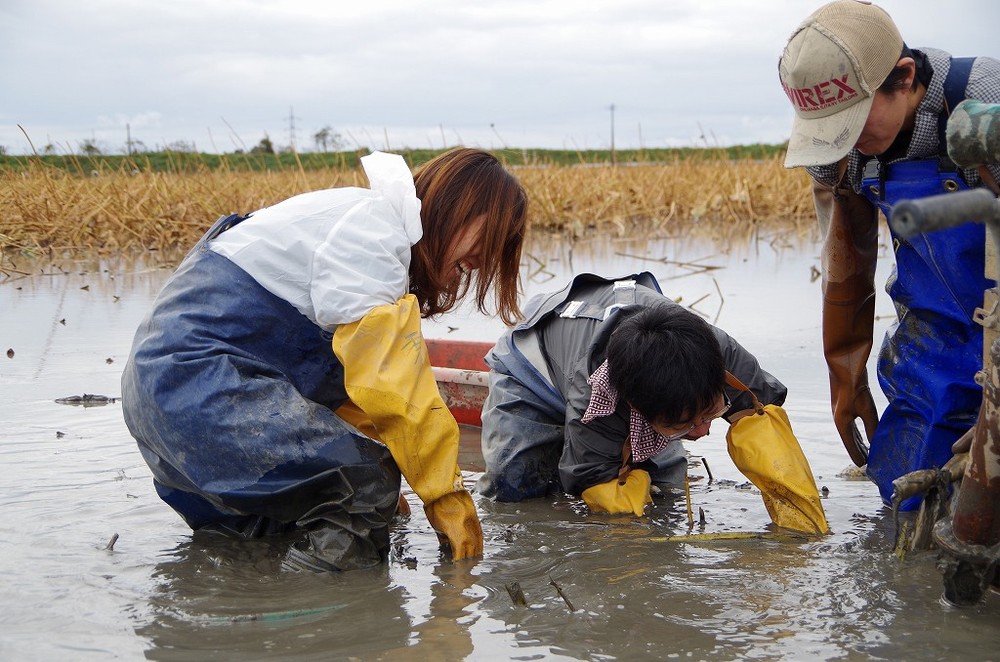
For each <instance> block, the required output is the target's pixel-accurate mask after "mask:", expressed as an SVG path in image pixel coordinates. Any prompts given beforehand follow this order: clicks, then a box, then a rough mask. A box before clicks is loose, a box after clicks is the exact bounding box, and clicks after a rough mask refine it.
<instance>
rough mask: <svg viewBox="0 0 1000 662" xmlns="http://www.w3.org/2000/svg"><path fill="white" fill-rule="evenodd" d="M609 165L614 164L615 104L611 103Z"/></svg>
mask: <svg viewBox="0 0 1000 662" xmlns="http://www.w3.org/2000/svg"><path fill="white" fill-rule="evenodd" d="M611 165H616V164H615V104H611Z"/></svg>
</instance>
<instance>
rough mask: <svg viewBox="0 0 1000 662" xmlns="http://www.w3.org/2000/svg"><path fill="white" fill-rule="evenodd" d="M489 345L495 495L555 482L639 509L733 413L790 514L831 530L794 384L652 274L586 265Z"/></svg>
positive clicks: (757, 467)
mask: <svg viewBox="0 0 1000 662" xmlns="http://www.w3.org/2000/svg"><path fill="white" fill-rule="evenodd" d="M525 313H526V318H525V319H524V320H523V321H521V322H519V323H518V324H517V325H516V326H514V327H512V328H511V329H509V330H508V332H507V333H506V334H505V335H504V336H503V337H501V339H500V340H499V342H497V344H496V346H495V347H494V348H493V349H492V350H491V351H490V352H489V353H488V354H487V356H486V362H487V364H489V366H490V376H489V380H490V391H489V395H488V396H487V399H486V402H485V404H484V406H483V415H482V419H483V431H482V444H483V458H484V460H485V462H486V472H485V473H484V475H483V477H482V478H481V479H480V481H479V485H478V490H479V491H480V492H481V493H482V494H484V495H486V496H490V497H495V498H496V499H497V500H499V501H521V500H523V499H529V498H534V497H541V496H544V495H546V494H548V493H550V492H568V493H570V494H574V495H580V496H582V497H583V500H584V502H585V503H586V504H587V506H588V507H589V508H590V509H591V510H592V511H595V512H606V513H613V514H621V513H632V514H634V515H636V516H641V515H642V514H643V512H644V510H645V507H646V505H647V504H648V503H650V486H651V484H652V483H658V484H665V485H669V486H673V487H676V486H678V485H683V484H684V477H685V475H686V473H687V459H686V458H685V452H684V448H683V446H682V444H681V441H682V440H683V439H698V438H699V437H703V436H705V435H707V434H708V433H709V429H710V427H711V425H712V423H713V421H714V420H715V419H717V418H725V419H727V421H728V422H730V423H731V427H730V430H729V434H727V442H728V450H729V452H730V455H731V456H732V458H733V460H734V462H735V463H736V466H737V467H738V468H739V469H740V470H741V471H742V472H743V473H744V474H745V475H746V476H747V477H748V478H750V479H751V480H752V481H753V482H754V484H755V485H757V487H758V488H760V489H761V492H762V493H763V495H764V501H765V504H766V505H767V508H768V512H769V513H770V515H771V518H772V520H773V521H774V522H775V523H776V524H779V525H781V526H786V527H789V528H794V529H798V530H801V531H806V532H809V533H826V531H827V524H826V518H825V516H824V514H823V508H822V506H821V505H820V501H819V494H818V492H817V490H816V483H815V481H814V479H813V476H812V472H811V470H810V469H809V464H808V462H806V459H805V456H803V455H802V451H801V449H800V448H799V445H798V441H797V440H796V439H795V436H794V435H793V434H792V431H791V427H790V425H789V423H788V418H787V417H786V415H785V412H784V410H782V409H781V406H780V405H781V404H782V403H783V402H784V400H785V394H786V389H785V387H784V385H783V384H782V383H781V382H779V381H778V380H777V379H775V378H774V377H773V376H772V375H770V374H769V373H767V372H765V371H764V370H763V369H761V367H760V365H759V364H758V363H757V359H755V358H754V356H753V355H752V354H750V353H749V352H747V351H746V350H745V349H744V348H743V347H741V346H740V344H739V343H737V342H736V341H735V340H734V339H733V338H731V337H730V336H729V335H728V334H726V333H725V332H724V331H722V330H721V329H718V328H715V327H713V326H711V325H709V324H708V323H707V322H705V321H704V320H702V319H701V318H700V317H698V316H697V315H695V314H694V313H692V312H690V311H688V310H685V309H684V308H683V307H681V306H680V305H678V304H676V303H674V302H673V301H671V300H670V299H668V298H667V297H665V296H663V294H661V293H660V288H659V285H658V284H657V282H656V280H655V278H653V276H652V274H650V273H648V272H644V273H641V274H636V275H634V276H630V277H627V278H622V279H618V280H614V281H611V280H607V279H604V278H601V277H599V276H595V275H592V274H582V275H580V276H577V277H576V278H574V279H573V281H572V282H570V283H569V285H567V286H566V287H565V288H563V289H562V290H560V291H558V292H554V293H551V294H542V295H538V296H536V297H533V298H532V299H531V300H530V301H529V302H528V303H527V304H526V305H525Z"/></svg>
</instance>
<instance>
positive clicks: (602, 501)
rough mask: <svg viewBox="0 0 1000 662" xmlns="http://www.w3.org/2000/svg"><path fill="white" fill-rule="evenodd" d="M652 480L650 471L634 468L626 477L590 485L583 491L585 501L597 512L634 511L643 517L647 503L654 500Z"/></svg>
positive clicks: (618, 512)
mask: <svg viewBox="0 0 1000 662" xmlns="http://www.w3.org/2000/svg"><path fill="white" fill-rule="evenodd" d="M651 482H652V481H651V479H650V477H649V473H648V472H646V471H644V470H642V469H633V470H632V471H630V472H629V473H628V474H626V475H625V478H624V479H623V478H615V479H614V480H610V481H608V482H607V483H600V484H599V485H594V486H593V487H588V488H587V489H585V490H584V491H583V494H582V496H583V501H584V503H586V504H587V507H588V508H590V509H591V510H592V511H594V512H595V513H610V514H612V515H618V514H624V513H633V514H635V515H636V516H637V517H641V516H642V514H643V512H644V511H645V509H646V505H647V504H649V503H652V502H653V499H652V497H650V496H649V486H650V484H651Z"/></svg>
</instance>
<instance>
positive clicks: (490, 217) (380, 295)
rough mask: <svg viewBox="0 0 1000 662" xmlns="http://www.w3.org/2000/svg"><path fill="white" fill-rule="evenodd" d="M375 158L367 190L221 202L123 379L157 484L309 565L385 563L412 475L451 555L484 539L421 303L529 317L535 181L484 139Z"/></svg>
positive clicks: (131, 419)
mask: <svg viewBox="0 0 1000 662" xmlns="http://www.w3.org/2000/svg"><path fill="white" fill-rule="evenodd" d="M362 165H363V166H364V169H365V172H366V174H367V176H368V179H369V181H370V184H371V188H370V189H363V188H355V187H345V188H337V189H326V190H322V191H313V192H311V193H305V194H302V195H297V196H294V197H292V198H289V199H288V200H284V201H282V202H279V203H277V204H275V205H273V206H271V207H266V208H264V209H261V210H259V211H256V212H254V213H252V214H249V215H248V216H246V217H240V216H235V215H233V216H228V217H224V218H221V219H219V221H217V222H216V224H215V225H214V226H213V227H212V228H211V229H210V230H209V231H208V233H206V235H205V236H204V237H203V238H202V239H201V241H199V243H198V244H197V245H196V246H195V248H194V249H193V250H192V251H191V252H190V253H189V254H188V255H187V257H185V259H184V261H183V262H182V263H181V265H180V267H179V268H178V269H177V271H176V273H174V274H173V275H172V276H171V278H170V279H169V280H168V281H167V283H166V284H165V285H164V288H163V290H162V291H161V292H160V294H159V296H158V297H157V299H156V302H155V303H154V306H153V309H152V311H151V312H150V313H149V315H148V316H147V317H146V319H145V320H144V321H143V322H142V324H141V325H140V327H139V329H138V331H137V332H136V337H135V341H134V343H133V347H132V353H131V356H130V357H129V361H128V365H127V366H126V369H125V372H124V374H123V376H122V394H123V406H124V414H125V421H126V423H127V424H128V427H129V430H130V431H131V432H132V435H133V436H134V437H135V438H136V440H137V441H138V444H139V449H140V451H141V452H142V454H143V457H144V458H145V459H146V462H147V463H148V464H149V466H150V468H151V470H152V473H153V482H154V486H155V488H156V491H157V493H158V494H159V496H160V497H161V498H162V499H163V500H164V501H166V502H167V503H168V504H169V505H170V506H171V507H172V508H174V509H175V510H176V511H177V512H178V513H179V514H180V515H181V516H182V517H183V518H184V520H185V521H186V522H187V523H188V525H189V526H191V528H192V529H195V530H204V529H208V530H214V531H220V532H223V533H227V534H230V535H234V536H238V537H241V538H256V537H261V536H269V535H290V536H292V537H293V544H292V545H291V546H290V548H289V551H288V554H287V556H286V557H285V565H286V566H288V567H293V568H310V569H314V570H347V569H352V568H360V567H367V566H371V565H375V564H378V563H380V562H381V561H382V560H384V559H385V557H386V555H387V553H388V547H389V532H388V526H389V522H390V520H391V519H392V517H393V516H394V515H395V513H396V512H397V508H398V507H399V504H400V474H402V476H404V477H405V478H406V480H407V483H408V484H409V485H410V486H411V487H412V488H413V490H414V492H415V493H416V494H417V496H418V497H420V499H421V501H422V502H423V503H424V509H425V512H426V513H427V517H428V520H429V521H430V523H431V525H432V526H433V527H434V529H435V531H437V533H438V536H439V538H440V539H441V542H442V544H445V545H447V546H449V547H450V548H451V551H452V557H453V558H454V559H460V558H465V557H470V556H477V555H479V554H481V553H482V549H483V539H482V530H481V528H480V525H479V519H478V516H477V515H476V510H475V507H474V505H473V502H472V498H471V497H470V495H469V493H468V492H467V491H466V490H465V488H464V487H463V485H462V475H461V472H460V470H459V468H458V434H459V433H458V426H457V424H456V423H455V420H454V418H453V417H452V416H451V414H450V413H449V412H448V408H447V407H446V406H444V403H443V402H442V401H441V397H440V395H439V393H438V390H437V386H436V384H435V381H434V378H433V375H432V374H431V368H430V363H429V361H428V359H427V349H426V346H425V344H424V341H423V337H422V335H421V331H420V319H421V318H422V317H429V316H433V315H438V314H441V313H444V312H447V311H449V310H451V309H452V308H454V307H455V305H457V303H458V302H459V301H460V300H462V298H463V297H465V296H466V295H467V294H468V293H469V292H474V301H475V305H476V306H477V308H478V309H479V310H480V311H483V312H486V311H487V309H488V308H491V307H492V308H495V310H496V312H497V314H499V315H500V317H502V318H503V319H504V320H505V321H508V322H509V321H511V320H513V319H514V318H516V317H517V316H518V314H519V310H518V308H517V293H518V266H519V262H520V254H521V245H522V241H523V238H524V233H525V220H526V210H527V198H526V195H525V192H524V190H523V188H522V187H521V185H520V184H519V183H518V181H517V180H516V179H515V178H514V177H513V176H512V175H511V174H510V173H508V172H507V171H506V170H505V169H504V167H503V166H502V164H501V163H500V162H499V161H497V159H496V158H495V157H493V156H492V155H490V154H489V153H487V152H483V151H481V150H475V149H455V150H452V151H450V152H447V153H445V154H442V155H440V156H438V157H437V158H435V159H434V160H432V161H430V162H429V163H427V164H426V165H425V166H424V167H423V168H421V169H420V170H419V171H418V172H417V174H416V175H415V176H413V175H411V174H410V171H409V169H408V168H407V166H406V164H405V162H404V161H403V159H402V158H401V157H399V156H396V155H390V154H384V153H379V152H375V153H373V154H370V155H369V156H366V157H364V158H363V159H362ZM491 292H493V297H494V301H493V302H492V303H493V304H495V305H493V306H490V305H489V304H490V302H489V301H488V299H489V298H490V293H491Z"/></svg>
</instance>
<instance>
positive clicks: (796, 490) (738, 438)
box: [726, 405, 830, 533]
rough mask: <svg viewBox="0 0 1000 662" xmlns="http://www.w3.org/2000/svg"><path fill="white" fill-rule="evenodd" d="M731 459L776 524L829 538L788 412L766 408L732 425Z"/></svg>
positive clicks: (810, 470)
mask: <svg viewBox="0 0 1000 662" xmlns="http://www.w3.org/2000/svg"><path fill="white" fill-rule="evenodd" d="M726 446H727V448H728V450H729V457H731V458H732V459H733V463H734V464H735V465H736V468H737V469H739V470H740V472H742V473H743V475H744V476H746V477H747V478H749V479H750V482H752V483H753V484H754V485H756V486H757V489H759V490H760V492H761V496H762V497H763V499H764V506H765V507H766V508H767V513H768V515H770V516H771V521H772V522H774V523H775V524H777V525H778V526H783V527H785V528H787V529H794V530H796V531H803V532H805V533H827V532H828V531H829V530H830V528H829V526H828V525H827V523H826V514H825V513H824V512H823V506H822V504H821V503H820V500H819V491H818V490H817V489H816V480H815V479H814V478H813V474H812V469H810V468H809V462H808V461H807V460H806V456H805V455H803V453H802V448H801V447H800V446H799V442H798V440H797V439H796V438H795V435H794V434H793V433H792V426H791V424H790V423H789V422H788V416H787V415H786V414H785V410H784V409H782V408H781V407H779V406H777V405H766V406H765V407H764V409H763V413H761V414H757V413H754V412H752V411H751V412H750V413H749V414H747V415H746V416H743V417H742V418H740V419H739V420H737V421H736V422H735V423H733V424H732V425H731V426H730V428H729V432H728V433H727V434H726Z"/></svg>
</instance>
